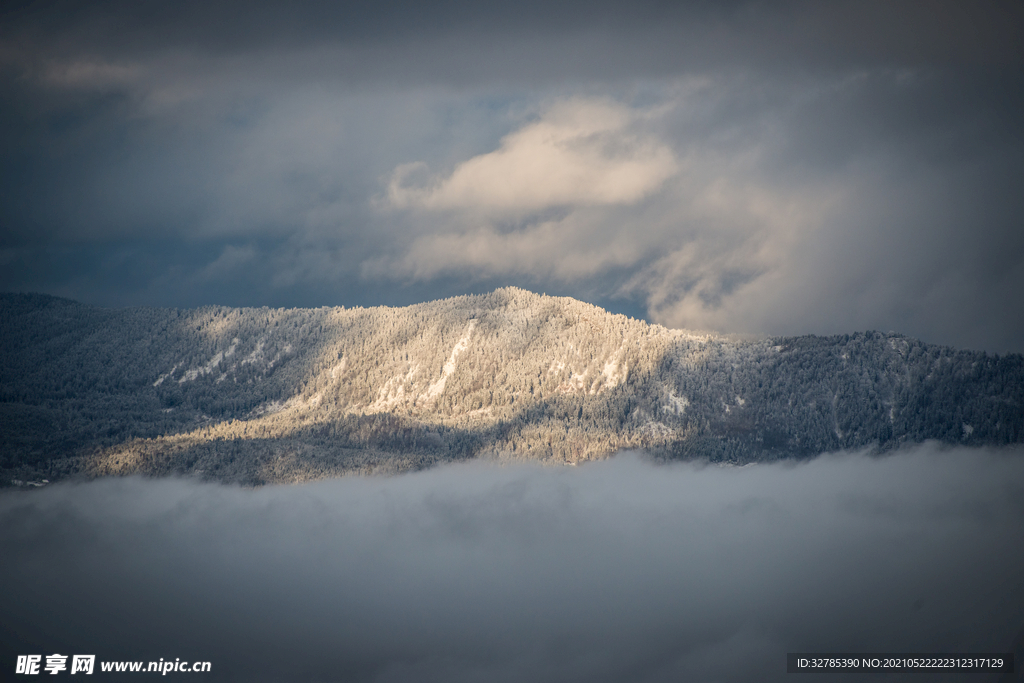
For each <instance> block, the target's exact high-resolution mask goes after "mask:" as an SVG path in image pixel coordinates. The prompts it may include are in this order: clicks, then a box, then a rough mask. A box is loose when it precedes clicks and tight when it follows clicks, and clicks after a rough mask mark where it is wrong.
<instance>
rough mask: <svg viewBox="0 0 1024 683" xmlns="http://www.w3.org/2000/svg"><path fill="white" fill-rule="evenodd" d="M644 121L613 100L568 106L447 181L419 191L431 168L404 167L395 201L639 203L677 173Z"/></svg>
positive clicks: (528, 205)
mask: <svg viewBox="0 0 1024 683" xmlns="http://www.w3.org/2000/svg"><path fill="white" fill-rule="evenodd" d="M639 118H642V113H641V112H638V111H636V110H632V109H629V108H627V107H624V106H622V105H619V104H615V103H611V102H608V101H595V100H583V99H573V100H568V101H564V102H561V103H560V104H558V105H556V106H554V107H552V108H551V109H550V110H549V111H547V112H546V113H545V114H544V116H542V117H541V118H540V120H538V121H536V122H534V123H531V124H529V125H527V126H524V127H523V128H521V129H519V130H517V131H515V132H513V133H510V134H509V135H508V136H506V137H505V138H504V139H503V140H502V142H501V146H500V147H499V148H498V149H497V150H495V151H493V152H489V153H487V154H482V155H479V156H476V157H473V158H472V159H469V160H468V161H465V162H463V163H461V164H459V165H458V167H456V169H455V171H454V172H453V173H452V174H451V175H450V176H448V177H447V178H444V179H434V180H433V181H432V182H429V183H428V184H426V185H425V186H415V185H411V184H407V182H408V180H409V178H410V176H411V175H412V174H413V173H414V172H416V171H422V170H423V169H424V168H425V167H424V165H423V164H422V163H412V164H403V165H401V166H399V167H398V168H396V169H395V171H394V173H393V175H392V178H391V183H390V185H389V186H388V199H389V201H390V203H391V204H392V205H393V206H396V207H412V208H423V209H442V210H443V209H482V210H485V211H492V212H499V213H521V212H531V211H539V210H543V209H546V208H551V207H557V206H591V205H614V204H633V203H635V202H637V201H639V200H640V199H643V198H644V197H646V196H648V195H650V194H651V193H653V192H655V191H656V190H657V189H658V188H659V187H661V185H662V184H663V183H664V182H665V181H666V180H667V179H668V178H670V177H671V176H672V175H674V174H675V173H676V171H677V170H678V166H677V164H676V159H675V155H674V154H673V152H672V150H671V149H670V148H669V147H668V146H667V145H665V144H663V143H661V142H660V141H658V140H656V139H655V138H653V137H650V136H644V135H642V134H639V133H637V132H636V131H635V130H633V125H632V124H634V122H635V121H637V119H639Z"/></svg>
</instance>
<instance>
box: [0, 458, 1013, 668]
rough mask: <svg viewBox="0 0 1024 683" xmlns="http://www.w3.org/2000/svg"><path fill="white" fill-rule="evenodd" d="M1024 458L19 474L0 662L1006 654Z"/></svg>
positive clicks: (647, 661)
mask: <svg viewBox="0 0 1024 683" xmlns="http://www.w3.org/2000/svg"><path fill="white" fill-rule="evenodd" d="M1022 475H1024V461H1022V460H1021V459H1020V454H1019V453H1015V452H989V451H978V450H968V449H952V450H950V449H942V448H939V447H936V446H934V445H925V446H923V447H918V448H915V449H913V450H911V451H908V452H903V453H900V454H897V455H895V456H891V457H887V458H882V459H873V458H869V457H866V456H862V455H838V456H827V457H823V458H820V459H818V460H815V461H812V462H809V463H804V464H799V465H793V464H789V465H771V466H750V467H746V468H739V469H737V468H725V469H722V468H716V467H705V468H703V469H701V468H699V467H693V466H689V465H674V466H655V465H651V464H648V463H645V462H644V461H642V460H639V459H637V458H635V457H629V456H624V457H618V458H614V459H612V460H610V461H607V462H603V463H597V464H591V465H587V466H585V467H581V468H579V469H566V468H542V467H537V466H525V465H518V466H511V467H498V466H495V465H488V464H479V463H478V464H471V465H465V466H452V467H444V468H440V469H436V470H432V471H429V472H423V473H419V474H413V475H404V476H400V477H395V478H390V479H343V480H335V481H330V482H323V483H319V484H312V485H305V486H295V487H267V488H263V489H259V490H241V489H235V488H228V487H222V486H216V485H208V484H197V483H194V482H189V481H180V480H179V481H171V480H163V481H152V480H138V479H127V480H105V481H98V482H93V483H89V484H80V485H59V486H54V487H53V488H50V489H45V490H42V491H34V492H31V493H29V494H26V493H10V492H9V493H5V494H4V495H3V496H0V547H2V548H3V550H4V552H3V554H2V556H0V557H2V559H0V580H2V581H3V585H4V586H6V587H7V590H6V591H5V599H4V601H3V603H2V605H0V614H2V616H3V619H2V621H0V623H2V624H3V629H4V632H5V633H4V638H3V647H4V652H3V662H2V663H0V665H2V666H3V667H5V668H7V667H10V666H13V657H14V655H17V654H27V653H40V654H52V653H53V652H60V653H61V654H64V653H70V654H74V653H84V654H96V655H97V657H98V658H99V659H101V660H102V659H119V658H123V659H140V660H141V659H150V658H151V659H153V660H156V659H159V658H160V657H163V658H165V659H173V658H175V657H178V658H181V659H187V660H209V661H211V662H212V663H213V673H214V675H213V676H211V677H209V678H210V679H211V680H265V681H275V680H280V681H284V680H351V681H358V680H365V681H406V680H415V681H434V680H436V681H474V680H481V681H482V680H487V681H523V680H531V681H534V680H535V681H625V680H629V681H670V680H671V681H677V680H721V681H746V680H765V681H772V680H783V679H784V678H785V677H786V674H785V673H784V672H785V653H786V652H787V651H836V650H839V651H933V650H939V651H1008V650H1009V648H1010V647H1011V644H1012V643H1013V639H1014V638H1015V637H1016V635H1017V633H1018V631H1019V630H1020V629H1021V627H1022V625H1024V587H1022V584H1021V582H1020V580H1019V579H1020V566H1021V565H1020V563H1021V560H1024V556H1022V550H1021V546H1020V543H1019V542H1018V539H1019V538H1020V537H1021V533H1022V532H1024V506H1022V505H1021V501H1022V500H1024V495H1022V494H1024V490H1022V488H1021V481H1024V477H1022ZM958 676H960V677H959V678H957V680H968V679H963V678H962V676H963V674H962V673H959V674H958ZM823 680H827V679H823ZM936 680H937V679H936ZM970 680H973V679H970Z"/></svg>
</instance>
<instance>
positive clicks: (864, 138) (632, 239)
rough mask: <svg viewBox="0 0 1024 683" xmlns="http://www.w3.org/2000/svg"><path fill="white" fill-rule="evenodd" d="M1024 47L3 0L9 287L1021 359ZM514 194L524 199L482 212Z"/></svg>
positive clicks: (622, 7)
mask: <svg viewBox="0 0 1024 683" xmlns="http://www.w3.org/2000/svg"><path fill="white" fill-rule="evenodd" d="M1022 26H1024V9H1022V8H1021V5H1020V4H1019V3H1012V2H987V3H970V4H967V3H957V2H948V3H942V2H940V3H910V2H904V3H892V2H867V3H865V2H831V3H815V2H788V3H759V2H731V3H720V2H715V3H709V2H693V3H657V2H650V3H621V2H588V3H582V2H568V3H542V2H530V3H500V2H483V3H481V2H447V3H429V4H424V3H417V2H406V3H387V4H381V3H368V2H367V3H354V2H350V3H299V4H289V5H288V6H287V7H286V6H285V5H283V4H275V3H245V4H240V3H224V2H220V3H172V4H159V3H158V4H153V3H127V2H123V3H122V2H116V3H102V2H99V3H73V2H57V3H46V4H39V3H20V4H13V5H12V4H8V5H7V6H5V9H4V10H3V14H2V15H0V198H2V201H0V224H2V225H3V230H2V232H0V265H3V267H2V268H0V287H2V288H3V289H16V290H37V291H39V290H41V291H46V292H50V293H54V294H60V295H64V296H69V297H72V298H77V299H80V300H85V301H88V302H90V303H98V304H104V305H124V304H149V305H176V306H192V305H199V304H204V303H225V304H236V305H268V304H270V305H306V306H308V305H324V304H362V305H373V304H378V303H386V304H392V305H394V304H404V303H413V302H416V301H421V300H423V299H427V298H433V297H438V296H448V295H452V294H458V293H464V292H466V291H484V290H485V289H487V288H489V287H494V286H500V285H505V284H518V285H521V286H525V287H529V288H531V289H536V290H539V291H547V292H558V293H560V294H565V295H570V296H577V297H580V298H584V299H588V300H591V301H599V302H615V305H616V306H618V307H620V308H623V309H629V310H631V311H634V310H640V309H642V310H644V311H646V317H648V318H649V319H651V320H653V321H657V322H662V323H665V324H669V325H673V326H688V327H704V328H717V329H721V330H723V331H746V332H761V333H773V334H797V333H806V332H817V333H829V332H840V331H850V330H855V329H865V328H879V329H893V330H899V331H902V332H905V333H908V334H911V335H914V336H920V337H923V338H924V339H926V340H927V341H935V342H943V343H951V344H957V345H962V346H971V347H975V348H983V349H988V350H994V351H1000V352H1002V351H1007V350H1015V351H1022V350H1024V347H1022V346H1021V344H1022V341H1021V340H1024V308H1022V306H1024V303H1022V299H1021V298H1020V297H1019V296H1017V294H1016V293H1017V292H1018V291H1020V290H1021V289H1024V243H1022V239H1021V234H1022V231H1021V230H1020V221H1019V216H1020V215H1021V212H1022V209H1024V207H1022V206H1021V199H1020V194H1021V193H1020V192H1019V191H1018V185H1019V182H1018V181H1017V179H1018V178H1020V177H1021V176H1022V175H1024V161H1022V159H1024V135H1022V128H1021V123H1020V120H1021V117H1020V116H1019V112H1020V111H1021V110H1024V94H1022V93H1024V88H1022V78H1024V77H1022V75H1021V74H1022V73H1024V72H1022V65H1024V47H1022V45H1024V42H1022V41H1024V38H1022V37H1021V36H1024V32H1022V31H1021V30H1020V29H1021V27H1022ZM565 111H573V112H576V114H573V115H571V116H568V117H566V116H564V115H560V114H559V112H563V113H564V112H565ZM595 112H596V113H595ZM602 112H604V113H602ZM608 112H611V117H610V118H609V115H608ZM559 116H561V118H559ZM538 126H539V128H538ZM544 126H549V127H550V126H554V129H555V130H556V131H557V132H558V135H557V136H556V137H557V138H558V140H560V142H559V143H558V144H548V145H547V146H545V144H543V141H541V143H538V142H537V141H538V140H541V138H543V136H542V135H539V134H538V135H536V136H534V138H533V139H532V142H531V138H530V134H531V132H534V133H537V132H538V131H540V132H541V133H543V128H544ZM558 145H561V147H559V146H558ZM558 149H562V150H563V151H564V150H566V149H571V150H574V151H573V153H572V154H561V155H560V156H559V155H558V154H555V156H554V157H552V156H551V155H552V154H553V153H555V152H557V151H558ZM531 164H534V166H531ZM410 168H412V169H416V173H414V174H412V175H403V173H404V170H408V169H410ZM480 168H484V169H488V170H489V173H490V176H488V177H490V178H491V179H492V180H493V181H494V182H492V183H491V184H490V185H487V186H486V187H485V186H484V184H482V181H481V182H477V183H476V184H475V185H474V184H473V183H469V184H467V183H466V182H465V181H464V180H465V178H466V177H468V176H471V175H473V174H472V173H471V171H474V170H476V169H480ZM534 168H541V169H544V171H545V172H543V173H536V172H533V170H532V169H534ZM580 169H589V170H588V171H587V173H584V174H580V173H578V171H579V170H580ZM527 171H529V173H528V174H527V173H526V172H527ZM460 173H461V175H460ZM417 174H418V175H417ZM588 174H589V175H588ZM630 174H638V175H637V177H642V178H643V179H645V180H643V182H638V183H634V186H631V187H623V186H622V185H621V184H620V185H618V186H617V185H615V182H620V183H621V182H624V181H623V179H624V178H628V177H629V176H630ZM644 174H646V175H644ZM513 176H520V177H524V176H525V177H527V179H528V180H529V178H532V179H533V180H532V181H531V182H533V186H530V185H529V182H519V183H518V184H517V183H506V184H508V185H511V186H512V189H511V190H509V189H508V188H506V189H505V194H504V195H501V192H499V191H498V190H500V189H501V188H500V187H499V186H500V185H501V183H502V178H508V177H513ZM396 178H404V179H405V180H408V181H409V182H413V181H415V182H420V183H426V184H425V185H422V184H421V185H415V184H413V185H410V186H408V187H406V186H401V188H400V189H405V190H410V188H411V190H413V191H414V192H413V193H412V194H410V193H409V192H408V191H407V192H406V193H405V194H401V193H397V194H396V193H394V192H392V190H393V189H394V188H395V187H399V186H398V185H396ZM572 178H575V185H573V184H572V183H568V181H567V179H572ZM403 182H404V181H403ZM627 184H628V183H627ZM431 188H433V189H435V190H439V192H440V194H438V193H434V194H430V193H427V192H426V191H427V190H430V189H431ZM554 190H557V191H554ZM416 192H419V194H416ZM410 197H411V198H412V199H410ZM481 197H483V198H484V199H488V198H489V200H488V201H481ZM502 197H503V198H502ZM488 202H489V203H488ZM498 208H500V209H501V211H498V210H497V209H498Z"/></svg>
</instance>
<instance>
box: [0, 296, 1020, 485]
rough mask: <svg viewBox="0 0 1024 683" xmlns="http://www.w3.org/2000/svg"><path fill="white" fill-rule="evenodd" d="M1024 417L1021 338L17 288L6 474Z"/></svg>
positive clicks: (709, 450)
mask: <svg viewBox="0 0 1024 683" xmlns="http://www.w3.org/2000/svg"><path fill="white" fill-rule="evenodd" d="M926 439H938V440H941V441H944V442H947V443H965V444H1009V443H1020V442H1021V441H1024V357H1022V356H1020V355H1017V354H1011V355H1006V356H1001V357H1000V356H998V355H995V356H993V355H988V354H985V353H979V352H972V351H958V350H954V349H951V348H947V347H940V346H934V345H929V344H925V343H922V342H920V341H917V340H914V339H909V338H906V337H903V336H901V335H898V334H891V333H890V334H881V333H878V332H866V333H859V334H849V335H840V336H833V337H816V336H803V337H793V338H771V339H758V340H744V339H735V338H730V337H724V336H717V335H712V334H705V333H694V332H688V331H684V330H670V329H666V328H664V327H661V326H658V325H649V324H647V323H645V322H643V321H640V320H634V319H632V318H627V317H625V316H621V315H613V314H610V313H608V312H606V311H604V310H602V309H600V308H597V307H595V306H591V305H589V304H586V303H582V302H580V301H576V300H574V299H569V298H560V297H549V296H541V295H538V294H533V293H531V292H527V291H524V290H521V289H516V288H505V289H499V290H497V291H495V292H492V293H490V294H486V295H481V296H463V297H456V298H452V299H445V300H442V301H433V302H429V303H424V304H419V305H415V306H409V307H405V308H388V307H375V308H318V309H269V308H245V309H237V308H226V307H217V306H213V307H205V308H200V309H195V310H174V309H153V308H129V309H103V308H96V307H92V306H87V305H83V304H80V303H76V302H74V301H70V300H67V299H59V298H54V297H49V296H43V295H37V294H3V295H0V443H2V452H0V483H3V484H5V485H11V482H15V483H24V482H32V481H37V482H38V481H40V480H42V479H48V480H51V481H53V480H56V479H60V478H62V477H67V476H72V475H78V476H99V475H109V474H130V473H144V474H150V475H166V474H177V473H182V474H191V475H197V476H201V477H204V478H211V479H217V480H221V481H235V482H242V483H246V484H261V483H267V482H287V481H304V480H309V479H316V478H322V477H329V476H337V475H341V474H345V473H351V472H365V473H369V472H398V471H403V470H408V469H415V468H421V467H425V466H429V465H431V464H434V463H438V462H443V461H449V460H455V459H466V458H472V457H476V456H484V455H487V456H493V457H499V458H501V457H513V458H531V459H540V460H545V461H553V462H559V463H563V462H564V463H578V462H581V461H585V460H589V459H595V458H603V457H606V456H608V455H610V454H612V453H614V452H615V451H616V450H620V449H645V450H647V451H649V452H651V453H652V454H654V455H656V456H658V457H662V458H706V459H709V460H711V461H716V462H717V461H724V462H735V463H746V462H756V461H765V460H777V459H780V458H805V457H810V456H813V455H815V454H818V453H821V452H825V451H831V450H837V449H842V448H860V447H867V446H873V447H875V448H877V449H879V450H886V449H890V448H893V447H895V446H898V445H899V444H902V443H905V442H917V441H923V440H926Z"/></svg>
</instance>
